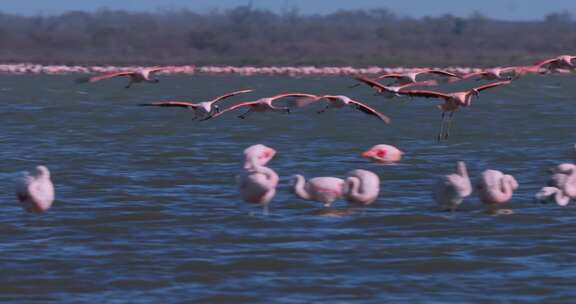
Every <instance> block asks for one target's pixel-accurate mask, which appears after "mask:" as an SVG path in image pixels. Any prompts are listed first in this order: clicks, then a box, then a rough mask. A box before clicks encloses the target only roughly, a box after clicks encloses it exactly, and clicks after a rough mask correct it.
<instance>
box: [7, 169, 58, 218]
mask: <svg viewBox="0 0 576 304" xmlns="http://www.w3.org/2000/svg"><path fill="white" fill-rule="evenodd" d="M54 196H55V195H54V184H52V181H51V180H50V171H49V170H48V168H46V167H45V166H37V167H36V172H34V173H32V174H30V173H29V172H24V173H23V175H22V178H21V179H19V180H18V182H17V184H16V197H17V198H18V200H19V201H20V203H22V207H23V208H24V210H26V211H28V212H36V213H42V212H45V211H47V210H48V209H50V207H51V206H52V203H53V202H54Z"/></svg>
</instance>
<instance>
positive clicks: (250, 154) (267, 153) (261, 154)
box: [244, 144, 276, 169]
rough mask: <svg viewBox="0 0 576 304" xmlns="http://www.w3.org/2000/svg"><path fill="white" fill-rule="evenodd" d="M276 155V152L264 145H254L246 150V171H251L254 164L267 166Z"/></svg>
mask: <svg viewBox="0 0 576 304" xmlns="http://www.w3.org/2000/svg"><path fill="white" fill-rule="evenodd" d="M275 155H276V150H274V149H272V148H270V147H267V146H265V145H262V144H257V145H252V146H250V147H248V148H246V149H244V169H250V168H251V167H252V164H254V163H256V164H257V165H259V166H265V165H266V164H268V162H269V161H270V160H272V158H274V156H275Z"/></svg>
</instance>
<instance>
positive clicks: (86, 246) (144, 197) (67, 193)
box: [0, 76, 576, 303]
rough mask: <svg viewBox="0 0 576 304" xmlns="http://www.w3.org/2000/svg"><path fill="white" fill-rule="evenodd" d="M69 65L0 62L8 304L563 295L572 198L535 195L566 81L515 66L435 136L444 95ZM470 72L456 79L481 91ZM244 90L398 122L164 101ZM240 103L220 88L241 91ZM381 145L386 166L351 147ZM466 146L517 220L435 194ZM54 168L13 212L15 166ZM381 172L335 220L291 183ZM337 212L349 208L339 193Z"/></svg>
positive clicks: (560, 157) (559, 124) (1, 235)
mask: <svg viewBox="0 0 576 304" xmlns="http://www.w3.org/2000/svg"><path fill="white" fill-rule="evenodd" d="M73 79H74V77H73V76H1V77H0V99H1V104H2V111H0V117H1V122H2V131H1V132H0V142H1V145H2V149H0V153H1V157H0V162H1V163H2V172H0V180H1V181H2V183H1V186H0V187H1V189H2V191H1V192H0V199H1V201H2V212H1V213H0V269H1V270H2V274H1V275H0V300H14V299H20V300H22V301H23V302H29V301H31V300H40V301H53V302H58V303H63V302H75V303H78V302H85V303H103V302H113V301H117V302H153V303H173V302H192V301H195V302H209V303H212V302H231V303H238V302H246V303H272V302H278V303H302V302H328V301H329V302H331V303H350V302H370V303H384V302H387V303H399V302H403V303H422V302H437V303H449V302H450V303H462V302H484V303H494V302H503V303H506V302H515V303H516V302H524V303H525V302H534V303H554V302H564V303H573V302H574V298H575V296H576V291H575V289H574V286H576V266H575V263H576V253H575V251H576V226H575V225H576V224H575V223H576V216H575V214H576V210H575V207H574V206H575V205H569V206H568V207H565V208H561V207H557V206H552V205H539V204H537V203H535V202H534V201H533V199H532V197H533V195H534V193H535V192H536V191H537V190H538V189H539V188H540V187H541V186H543V185H544V184H545V182H546V179H547V175H548V173H547V172H546V169H548V168H549V167H551V166H553V165H555V164H558V163H561V162H567V161H570V162H573V161H574V160H575V158H576V155H575V153H574V151H573V144H574V143H576V100H575V99H576V87H575V86H574V81H575V79H574V78H573V77H560V76H550V77H546V78H532V79H521V80H519V81H517V82H515V83H514V84H512V85H511V86H508V87H501V88H497V89H493V90H490V91H485V92H482V95H481V97H480V99H479V100H475V101H474V103H473V105H472V107H470V108H466V109H463V110H462V111H459V112H458V113H457V114H456V115H455V125H454V126H453V127H454V132H453V134H452V137H451V138H450V140H449V141H448V142H446V143H441V144H437V143H436V142H435V141H434V136H435V134H436V133H437V131H438V127H439V122H440V114H439V111H438V110H437V109H436V108H435V105H436V104H438V102H436V101H433V100H425V99H414V100H402V99H398V100H392V101H389V100H384V99H381V98H380V97H375V96H373V93H372V91H370V90H369V89H368V88H367V87H359V88H355V89H348V88H347V86H348V85H350V84H351V81H350V80H348V79H346V78H300V79H297V78H296V79H295V78H282V77H262V78H259V77H199V76H196V77H168V76H164V77H162V80H161V82H160V83H159V84H157V85H138V86H135V87H134V88H132V89H129V90H126V89H124V88H123V85H124V84H125V82H124V81H123V80H110V81H104V82H101V83H95V84H93V85H85V86H82V85H80V86H77V85H75V84H73ZM475 84H476V83H475V82H472V83H468V84H463V85H458V86H457V87H456V88H461V87H462V86H467V85H475ZM240 88H254V89H256V92H255V93H252V94H250V95H246V97H238V98H236V99H235V100H236V101H239V100H244V99H245V98H250V99H251V98H255V97H260V96H266V95H272V94H276V93H278V92H283V91H293V90H298V91H306V92H313V93H316V92H318V93H344V94H348V95H350V96H353V97H356V98H358V99H361V100H364V101H366V102H368V103H370V104H372V105H374V106H375V107H376V108H378V109H380V110H382V111H383V112H385V113H386V114H387V115H389V116H390V117H391V118H392V119H393V124H392V125H390V126H386V125H383V124H382V123H380V122H378V121H376V120H375V119H372V118H371V117H367V116H365V115H364V114H363V113H360V112H355V111H353V110H351V109H343V110H335V111H330V112H326V113H324V114H322V115H318V114H316V113H314V111H310V110H307V109H305V108H302V109H298V110H296V111H294V112H293V113H291V114H278V113H266V114H263V115H253V116H251V117H249V118H248V119H246V120H240V119H237V118H236V117H235V116H236V115H226V116H222V119H218V120H214V121H207V122H195V121H192V120H191V113H190V112H188V111H186V110H182V109H166V108H143V107H138V106H136V105H137V104H138V103H142V102H151V101H155V100H158V99H165V98H193V99H209V98H210V97H213V96H216V95H220V94H222V93H224V92H226V91H229V90H237V89H240ZM232 102H234V101H229V102H228V103H232ZM255 143H262V144H266V145H268V146H271V147H274V148H275V149H277V150H278V154H277V155H276V158H275V159H274V160H272V162H270V167H272V168H273V169H275V170H276V171H277V172H278V174H279V175H280V177H281V182H280V186H279V190H278V194H277V196H276V197H275V198H274V200H273V202H272V204H271V206H270V215H269V216H267V217H266V216H263V215H262V214H261V213H260V210H259V209H258V208H255V207H253V206H248V205H245V204H244V203H242V202H241V201H240V200H239V196H238V193H237V188H236V185H235V179H234V178H235V175H236V174H237V173H238V172H239V169H240V160H241V153H242V150H243V149H244V148H245V147H247V146H249V145H251V144H255ZM379 143H388V144H393V145H396V146H398V147H399V148H400V149H402V150H404V151H405V152H406V154H405V158H404V160H403V161H402V162H401V163H400V164H398V165H393V166H377V165H374V164H371V163H368V162H367V161H365V160H364V159H362V158H361V157H360V156H359V153H360V152H362V151H363V150H366V149H367V148H369V147H371V146H372V145H375V144H379ZM458 160H465V161H466V162H467V164H468V167H469V171H470V174H471V175H472V176H473V178H476V177H477V176H478V175H479V173H480V172H481V171H482V170H484V169H487V168H493V169H499V170H502V171H505V172H507V173H510V174H512V175H514V176H515V177H516V178H517V180H518V182H519V183H520V188H519V189H518V191H517V192H516V194H515V195H514V198H513V200H512V201H511V202H510V203H509V207H510V208H512V209H514V210H515V211H516V214H514V215H510V216H498V217H494V216H489V215H487V214H485V213H484V209H483V208H482V206H481V204H480V202H479V200H478V198H477V197H476V196H475V194H473V195H472V196H471V197H470V198H468V199H467V200H466V201H465V202H464V204H463V205H462V208H461V210H459V211H458V212H456V214H454V215H452V216H451V215H450V214H446V213H442V212H438V211H436V210H435V208H434V206H435V205H434V202H433V201H432V200H431V188H432V185H433V184H434V182H435V178H436V177H437V176H439V175H441V174H447V173H451V172H453V170H454V166H455V162H456V161H458ZM37 164H46V165H47V166H48V167H49V168H50V169H51V171H52V174H53V180H54V183H55V185H56V191H57V202H56V203H55V205H54V206H53V208H52V209H50V210H49V212H48V213H46V214H44V215H32V214H27V213H25V212H24V211H23V210H22V209H20V207H19V205H18V203H17V202H16V200H15V196H14V194H13V189H14V180H15V178H16V176H17V174H18V172H20V171H22V170H24V169H31V168H33V167H34V166H35V165H37ZM357 168H363V169H368V170H373V171H375V172H377V173H378V175H379V176H380V177H381V179H382V192H381V194H380V197H379V199H378V200H377V202H376V203H375V204H374V205H372V206H370V207H369V208H366V209H365V210H363V211H362V212H358V213H356V214H353V215H350V216H345V217H341V218H333V217H321V216H318V215H315V212H316V211H318V210H319V209H320V206H319V205H318V204H315V203H312V202H306V201H302V200H299V199H297V198H295V197H294V196H293V195H292V194H290V192H289V191H288V185H289V180H290V176H291V175H293V174H296V173H300V174H304V175H305V176H307V177H312V176H338V177H343V176H345V174H346V172H348V171H350V170H352V169H357ZM336 206H337V207H345V206H346V205H345V203H344V202H338V203H337V204H336Z"/></svg>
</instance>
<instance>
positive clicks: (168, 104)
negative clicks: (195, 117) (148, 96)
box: [139, 101, 199, 108]
mask: <svg viewBox="0 0 576 304" xmlns="http://www.w3.org/2000/svg"><path fill="white" fill-rule="evenodd" d="M139 106H144V107H147V106H152V107H176V108H197V107H199V106H198V105H197V104H194V103H191V102H185V101H160V102H153V103H141V104H139Z"/></svg>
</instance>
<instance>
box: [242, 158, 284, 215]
mask: <svg viewBox="0 0 576 304" xmlns="http://www.w3.org/2000/svg"><path fill="white" fill-rule="evenodd" d="M245 167H246V166H245ZM236 180H237V182H238V188H239V189H240V194H241V196H242V200H244V201H245V202H248V203H253V204H260V205H262V207H263V213H264V214H265V215H267V214H268V203H270V201H271V200H272V198H274V195H276V187H277V186H278V180H279V178H278V174H276V172H275V171H274V170H272V169H270V168H268V167H264V166H261V165H259V163H258V161H257V160H256V159H255V158H253V159H251V161H250V165H249V166H248V169H244V171H243V172H242V173H241V174H240V175H238V176H237V177H236Z"/></svg>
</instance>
